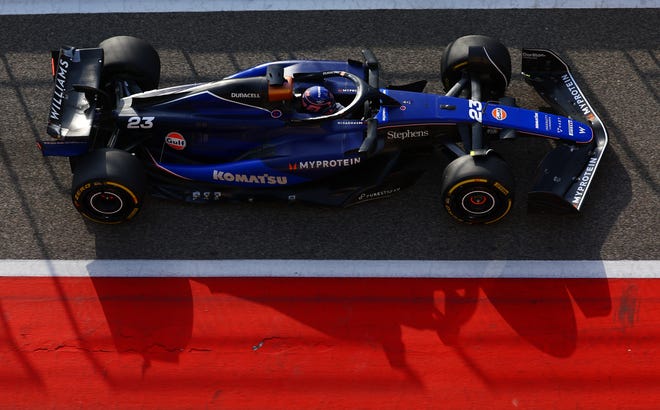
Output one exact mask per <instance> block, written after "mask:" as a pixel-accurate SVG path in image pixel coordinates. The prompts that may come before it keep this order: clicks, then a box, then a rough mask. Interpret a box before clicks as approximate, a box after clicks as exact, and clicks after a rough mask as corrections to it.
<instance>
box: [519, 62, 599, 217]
mask: <svg viewBox="0 0 660 410" xmlns="http://www.w3.org/2000/svg"><path fill="white" fill-rule="evenodd" d="M522 74H523V76H524V77H525V81H527V83H528V84H530V85H531V86H532V87H534V89H535V90H536V92H537V93H538V94H539V95H540V96H541V97H542V98H543V99H544V100H545V101H546V102H547V103H548V104H549V105H550V106H551V107H552V108H553V109H554V110H556V111H557V112H559V113H560V114H562V115H565V116H567V117H570V118H573V119H575V120H577V121H580V122H583V123H585V124H588V125H589V126H590V128H591V129H592V132H593V139H592V141H591V142H590V143H589V144H575V145H574V144H566V143H561V144H559V145H558V146H557V147H556V148H555V149H554V150H553V151H551V152H550V153H549V154H548V155H547V156H546V157H545V158H544V159H543V161H542V162H541V164H540V165H539V168H538V171H537V175H536V180H535V183H534V186H533V188H532V190H531V191H530V193H529V198H528V201H529V205H530V208H531V209H536V210H545V209H548V208H550V209H554V210H560V211H564V212H571V213H576V212H578V211H580V209H581V208H582V204H583V202H584V199H585V197H586V194H587V191H588V190H589V187H590V186H591V182H592V180H593V177H594V174H595V173H596V169H597V168H598V165H599V164H600V160H601V158H602V156H603V152H604V151H605V147H606V146H607V130H606V129H605V125H604V124H603V122H602V121H601V119H600V117H599V116H598V114H597V113H596V111H595V110H594V109H593V107H592V106H591V104H590V103H589V101H588V99H587V97H586V96H585V95H584V93H583V92H582V90H581V89H580V87H579V86H578V84H577V81H576V80H575V78H574V77H573V74H572V73H571V71H570V69H569V67H568V65H566V63H565V62H564V61H562V60H561V59H560V58H559V57H558V56H557V55H556V54H554V53H553V52H552V51H550V50H542V49H523V51H522Z"/></svg>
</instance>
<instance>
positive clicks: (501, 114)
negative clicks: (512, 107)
mask: <svg viewBox="0 0 660 410" xmlns="http://www.w3.org/2000/svg"><path fill="white" fill-rule="evenodd" d="M490 113H491V115H492V116H493V118H495V119H496V120H498V121H504V120H505V119H506V115H507V114H506V111H505V110H504V109H503V108H500V107H497V108H495V109H493V111H491V112H490Z"/></svg>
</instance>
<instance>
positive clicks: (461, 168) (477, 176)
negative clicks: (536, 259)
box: [442, 154, 515, 224]
mask: <svg viewBox="0 0 660 410" xmlns="http://www.w3.org/2000/svg"><path fill="white" fill-rule="evenodd" d="M514 186H515V185H514V179H513V176H512V174H511V171H510V170H509V167H508V166H507V164H506V163H505V162H504V160H502V159H501V158H499V157H497V156H495V155H493V154H489V155H487V156H477V157H472V156H470V155H464V156H461V157H458V158H456V159H455V160H453V161H452V162H451V163H450V164H449V165H448V166H447V168H445V171H444V173H443V176H442V201H443V205H444V207H445V209H446V210H447V212H448V213H449V215H451V216H452V217H454V218H455V219H457V220H458V221H460V222H463V223H468V224H489V223H493V222H497V221H499V220H500V219H502V218H503V217H504V216H506V214H508V213H509V211H510V210H511V205H512V204H513V188H514Z"/></svg>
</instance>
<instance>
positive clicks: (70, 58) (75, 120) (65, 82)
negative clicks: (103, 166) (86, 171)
mask: <svg viewBox="0 0 660 410" xmlns="http://www.w3.org/2000/svg"><path fill="white" fill-rule="evenodd" d="M51 66H52V74H53V82H54V86H53V97H52V98H51V101H50V107H49V111H48V126H47V127H46V132H47V133H48V135H49V137H50V138H45V139H43V140H39V141H38V144H39V146H40V147H41V149H42V151H43V152H44V155H74V154H75V153H76V152H77V151H79V150H80V148H74V147H75V146H77V145H81V144H83V145H84V143H86V142H87V140H88V138H89V135H90V132H91V129H92V122H93V120H94V108H95V107H94V105H95V101H94V98H92V97H91V96H93V95H94V94H93V93H89V92H88V91H89V90H96V89H98V87H99V84H100V81H101V69H102V66H103V49H101V48H88V49H77V48H74V47H63V48H61V49H60V50H59V52H58V51H55V52H53V53H52V59H51ZM86 93H87V95H86ZM88 96H89V98H88ZM85 147H86V146H85ZM49 148H50V150H49ZM70 150H72V152H71V153H69V151H70Z"/></svg>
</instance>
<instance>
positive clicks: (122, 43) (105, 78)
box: [99, 36, 160, 91]
mask: <svg viewBox="0 0 660 410" xmlns="http://www.w3.org/2000/svg"><path fill="white" fill-rule="evenodd" d="M99 47H100V48H102V49H103V70H102V72H101V83H102V84H103V85H107V84H109V83H111V82H112V81H113V80H115V79H123V80H127V79H130V80H134V81H135V82H136V83H137V84H138V86H139V87H140V88H141V89H142V91H148V90H153V89H155V88H158V83H159V81H160V57H159V56H158V52H156V50H155V49H154V48H153V47H152V46H151V45H150V44H149V43H147V42H146V41H144V40H142V39H139V38H136V37H130V36H117V37H111V38H108V39H106V40H103V41H102V42H101V44H99Z"/></svg>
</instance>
